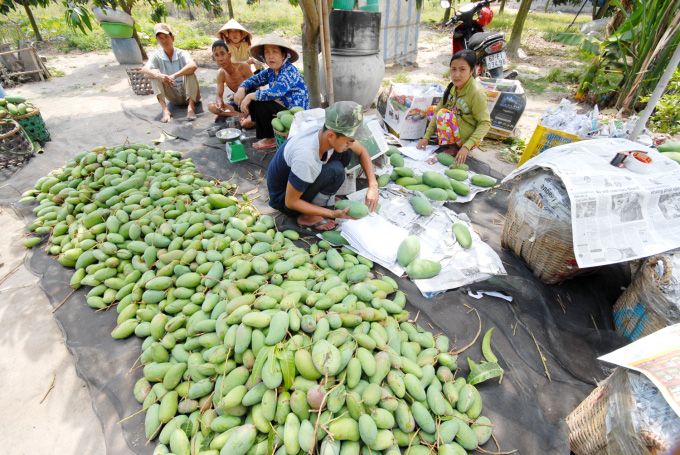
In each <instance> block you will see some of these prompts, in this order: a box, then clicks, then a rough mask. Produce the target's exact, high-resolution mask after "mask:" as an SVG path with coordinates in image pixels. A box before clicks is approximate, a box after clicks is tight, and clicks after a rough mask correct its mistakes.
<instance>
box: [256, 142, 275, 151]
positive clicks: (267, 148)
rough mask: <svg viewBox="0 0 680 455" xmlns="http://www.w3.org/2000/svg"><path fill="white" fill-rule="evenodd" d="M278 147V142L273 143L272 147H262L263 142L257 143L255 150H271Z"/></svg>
mask: <svg viewBox="0 0 680 455" xmlns="http://www.w3.org/2000/svg"><path fill="white" fill-rule="evenodd" d="M275 147H276V142H275V143H273V144H272V145H262V141H257V142H256V143H254V144H253V148H254V149H255V150H269V149H273V148H275Z"/></svg>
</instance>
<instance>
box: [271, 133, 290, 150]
mask: <svg viewBox="0 0 680 455" xmlns="http://www.w3.org/2000/svg"><path fill="white" fill-rule="evenodd" d="M274 138H275V139H276V150H278V149H279V147H281V146H282V145H283V143H284V142H286V139H288V133H283V132H281V131H277V130H274Z"/></svg>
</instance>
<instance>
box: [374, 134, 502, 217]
mask: <svg viewBox="0 0 680 455" xmlns="http://www.w3.org/2000/svg"><path fill="white" fill-rule="evenodd" d="M386 155H388V156H389V157H390V164H391V165H392V166H393V167H394V170H393V171H392V173H391V174H383V175H381V176H380V177H378V186H379V187H383V186H386V185H387V184H388V183H389V182H390V181H393V182H394V183H396V184H397V185H400V186H403V187H404V188H406V189H407V190H412V191H419V192H421V193H423V195H424V196H425V197H427V198H428V199H430V200H433V201H447V200H449V201H455V200H456V199H458V195H461V196H465V195H466V194H469V193H470V186H469V185H468V184H466V183H465V181H466V180H470V183H471V184H472V185H475V186H479V187H482V188H489V187H492V186H494V185H495V184H496V180H495V179H493V178H491V177H489V176H487V175H482V174H474V175H472V176H470V175H469V174H468V170H469V167H468V165H467V164H460V165H458V164H456V163H455V161H454V160H455V159H454V158H453V156H451V155H449V154H447V153H443V152H442V153H439V154H438V155H437V159H438V160H439V162H440V163H442V164H444V165H445V166H449V169H447V170H446V171H445V172H444V173H445V174H446V175H442V174H440V173H438V172H432V171H426V172H424V173H423V174H421V175H415V173H414V171H413V169H411V168H409V167H405V166H404V157H403V156H402V154H401V153H400V152H399V149H397V148H396V147H393V146H390V149H389V150H388V151H387V153H386ZM419 213H420V211H419Z"/></svg>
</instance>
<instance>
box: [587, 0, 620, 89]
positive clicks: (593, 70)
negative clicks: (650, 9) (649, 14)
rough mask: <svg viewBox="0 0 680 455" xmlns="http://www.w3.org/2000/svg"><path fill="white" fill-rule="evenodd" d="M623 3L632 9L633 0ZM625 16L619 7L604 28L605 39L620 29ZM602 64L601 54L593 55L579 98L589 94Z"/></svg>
mask: <svg viewBox="0 0 680 455" xmlns="http://www.w3.org/2000/svg"><path fill="white" fill-rule="evenodd" d="M607 1H608V0H605V2H607ZM622 5H623V7H624V8H625V9H626V11H630V8H631V5H632V0H624V1H623V2H622ZM602 6H604V5H602ZM625 18H626V16H625V15H624V14H623V12H622V11H621V10H620V9H617V10H616V13H615V14H614V17H612V20H611V21H609V24H607V27H605V29H604V39H607V38H608V37H609V36H610V35H611V34H612V33H614V32H615V31H616V30H618V29H619V27H620V26H621V24H623V21H624V20H625ZM603 41H604V40H603ZM601 64H602V61H601V59H600V56H599V55H598V56H596V57H593V60H592V62H590V66H589V67H588V69H586V71H585V73H583V77H582V78H581V83H580V84H579V86H578V89H577V90H576V99H577V100H582V99H584V98H586V96H587V95H588V91H589V89H590V84H591V83H592V82H593V80H594V79H595V76H597V73H598V71H599V70H600V65H601Z"/></svg>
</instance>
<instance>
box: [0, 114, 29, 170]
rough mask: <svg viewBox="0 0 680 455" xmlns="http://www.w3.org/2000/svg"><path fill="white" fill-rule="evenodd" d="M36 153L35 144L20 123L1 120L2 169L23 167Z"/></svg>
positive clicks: (0, 156) (0, 151) (0, 161)
mask: <svg viewBox="0 0 680 455" xmlns="http://www.w3.org/2000/svg"><path fill="white" fill-rule="evenodd" d="M35 151H36V146H35V144H34V143H33V142H32V141H31V139H30V138H29V137H28V135H27V134H26V132H25V131H24V130H23V128H22V127H21V125H20V124H19V123H18V122H16V121H14V120H10V119H5V120H0V168H6V167H12V166H21V165H22V164H24V162H26V161H28V159H29V158H31V156H33V154H34V153H35Z"/></svg>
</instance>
